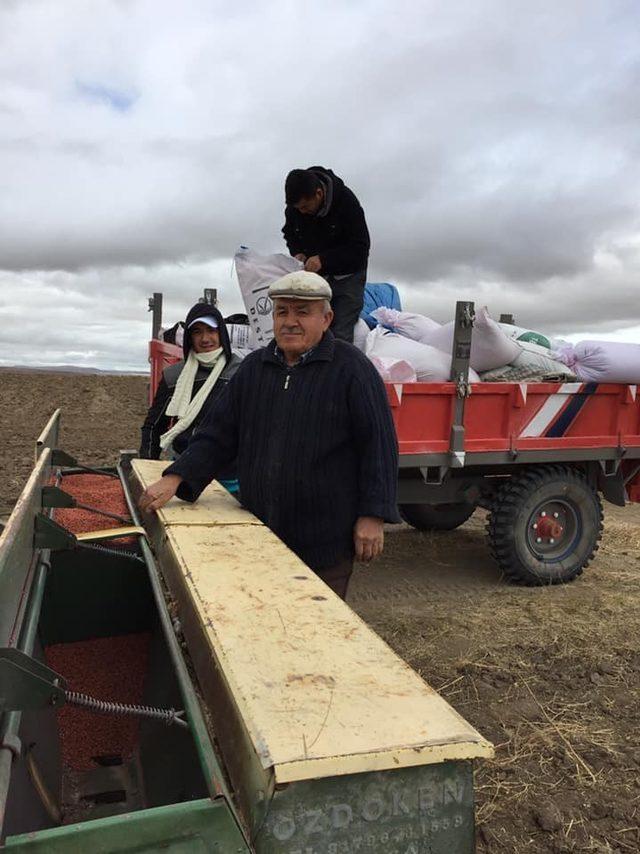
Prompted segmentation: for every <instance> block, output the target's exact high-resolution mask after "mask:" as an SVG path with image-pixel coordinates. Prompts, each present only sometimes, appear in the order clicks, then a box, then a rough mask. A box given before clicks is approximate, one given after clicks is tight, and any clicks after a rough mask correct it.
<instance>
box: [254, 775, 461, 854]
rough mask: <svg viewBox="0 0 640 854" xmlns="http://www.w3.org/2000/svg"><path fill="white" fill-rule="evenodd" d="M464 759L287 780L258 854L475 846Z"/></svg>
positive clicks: (418, 852)
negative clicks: (289, 781) (303, 779)
mask: <svg viewBox="0 0 640 854" xmlns="http://www.w3.org/2000/svg"><path fill="white" fill-rule="evenodd" d="M474 837H475V831H474V804H473V774H472V765H471V763H470V762H445V763H441V764H437V765H423V766H419V767H416V768H404V769H396V770H393V771H383V772H379V773H370V774H366V773H365V774H351V775H348V776H344V777H332V778H327V779H322V780H309V781H306V782H303V783H292V784H290V785H289V786H287V787H285V788H284V789H282V790H279V791H276V793H275V795H274V797H273V800H272V802H271V804H270V806H269V813H268V816H267V819H266V821H265V823H264V825H263V827H262V829H261V830H260V832H259V834H258V836H257V838H256V840H255V842H254V844H255V850H256V852H258V854H357V852H362V854H365V852H367V854H368V852H380V854H473V852H474V851H475V840H474Z"/></svg>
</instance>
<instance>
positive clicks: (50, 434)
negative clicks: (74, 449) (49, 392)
mask: <svg viewBox="0 0 640 854" xmlns="http://www.w3.org/2000/svg"><path fill="white" fill-rule="evenodd" d="M59 433H60V410H59V409H56V411H55V412H54V413H53V415H52V416H51V418H50V419H49V420H48V422H47V424H46V426H45V428H44V430H43V431H42V433H40V435H39V436H38V438H37V439H36V446H35V461H36V463H37V462H38V460H39V459H40V456H41V454H42V453H43V451H44V450H45V449H46V448H51V449H53V448H57V447H58V436H59Z"/></svg>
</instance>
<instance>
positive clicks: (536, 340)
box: [498, 323, 552, 350]
mask: <svg viewBox="0 0 640 854" xmlns="http://www.w3.org/2000/svg"><path fill="white" fill-rule="evenodd" d="M498 326H499V327H500V329H502V331H503V332H504V334H505V335H506V336H507V338H511V340H512V341H517V342H518V343H519V344H522V343H523V342H525V343H531V344H538V346H540V347H546V349H547V350H550V349H551V342H552V339H551V338H549V336H548V335H543V334H542V332H536V331H535V330H534V329H524V328H523V327H522V326H514V325H513V324H512V323H499V324H498Z"/></svg>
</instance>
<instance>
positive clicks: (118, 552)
mask: <svg viewBox="0 0 640 854" xmlns="http://www.w3.org/2000/svg"><path fill="white" fill-rule="evenodd" d="M77 548H79V549H90V550H91V551H93V552H102V554H105V555H111V557H126V558H130V559H131V560H138V561H140V562H141V563H144V559H143V558H142V557H140V555H139V554H136V553H135V552H130V551H127V550H126V549H110V548H109V547H108V546H100V545H98V544H97V543H78V545H77Z"/></svg>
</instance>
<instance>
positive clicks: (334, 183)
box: [282, 166, 371, 281]
mask: <svg viewBox="0 0 640 854" xmlns="http://www.w3.org/2000/svg"><path fill="white" fill-rule="evenodd" d="M310 171H311V172H315V173H316V175H317V176H318V178H319V180H320V182H321V183H322V186H323V189H324V193H325V203H324V205H323V207H321V208H320V210H319V211H318V213H317V214H315V215H311V214H302V213H300V212H299V211H297V210H296V209H295V208H294V207H293V206H292V205H287V207H286V209H285V224H284V227H283V229H282V233H283V235H284V239H285V241H286V243H287V247H288V248H289V252H290V253H291V254H292V255H298V254H300V253H303V254H304V255H306V256H307V258H309V257H311V256H312V255H319V256H320V261H321V262H322V270H321V273H322V275H323V276H345V275H348V274H350V273H358V272H362V273H364V272H365V271H366V268H367V260H368V258H369V247H370V244H371V241H370V238H369V231H368V229H367V223H366V221H365V218H364V211H363V210H362V207H361V206H360V202H359V201H358V199H357V198H356V196H355V195H354V193H353V192H352V191H351V190H350V189H349V188H348V187H346V186H345V184H344V181H343V180H342V178H338V176H337V175H334V173H333V172H332V171H331V169H325V168H324V167H323V166H311V167H310ZM363 281H364V279H363Z"/></svg>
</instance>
